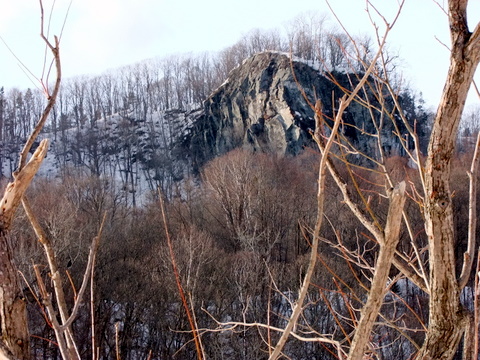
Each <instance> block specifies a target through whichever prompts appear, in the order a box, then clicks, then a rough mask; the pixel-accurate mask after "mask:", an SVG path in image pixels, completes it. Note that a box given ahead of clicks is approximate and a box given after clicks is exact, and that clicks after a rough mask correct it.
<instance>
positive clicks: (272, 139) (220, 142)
mask: <svg viewBox="0 0 480 360" xmlns="http://www.w3.org/2000/svg"><path fill="white" fill-rule="evenodd" d="M343 77H345V75H343ZM335 89H336V88H335V86H334V85H333V84H332V82H331V81H329V80H328V79H327V78H325V77H324V76H322V74H321V73H320V72H319V71H318V70H316V69H315V67H314V66H312V65H309V64H307V63H305V62H302V61H297V60H294V61H292V60H291V59H290V57H289V56H288V55H287V54H282V53H276V52H264V53H260V54H257V55H255V56H253V57H251V58H248V59H246V60H245V61H244V62H243V63H242V64H241V65H240V66H238V67H237V68H235V69H234V70H232V71H231V73H230V74H229V77H228V79H227V80H226V81H225V83H224V84H223V85H222V86H220V87H219V88H218V89H217V90H216V91H215V92H214V93H213V94H212V95H211V96H210V97H209V98H208V99H207V100H206V101H205V102H204V104H203V109H202V111H201V113H199V112H196V113H195V117H196V118H195V119H194V121H192V122H191V123H192V127H191V128H190V129H189V131H188V132H187V133H185V134H184V136H183V139H182V141H181V142H179V143H176V144H175V145H174V146H175V148H176V149H177V153H178V154H183V155H184V156H188V157H190V160H191V161H192V164H193V166H194V167H195V168H196V169H198V168H199V167H200V166H201V165H202V164H203V163H205V162H206V161H208V160H209V159H211V158H213V157H215V156H218V155H221V154H223V153H226V152H228V151H230V150H232V149H234V148H237V147H248V148H251V149H253V150H255V151H262V152H271V153H276V154H282V155H284V154H292V155H295V154H298V153H299V152H300V151H301V150H302V149H303V148H304V147H305V146H306V145H308V144H310V143H311V135H310V132H309V131H310V130H312V129H313V127H314V111H313V109H312V104H313V103H315V100H316V99H317V98H321V99H322V101H323V103H324V104H325V108H326V109H330V108H331V97H332V93H335ZM337 93H338V94H340V91H339V90H338V91H337Z"/></svg>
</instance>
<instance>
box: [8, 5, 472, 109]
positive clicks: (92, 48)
mask: <svg viewBox="0 0 480 360" xmlns="http://www.w3.org/2000/svg"><path fill="white" fill-rule="evenodd" d="M438 2H439V3H443V0H438ZM470 2H471V3H472V4H471V5H470V9H469V12H470V19H471V20H470V22H471V24H470V26H471V28H473V27H474V26H475V25H476V22H478V21H479V20H480V3H479V2H478V1H474V0H472V1H470ZM52 3H53V0H44V6H45V12H46V15H48V14H49V12H50V11H49V10H50V8H51V6H52ZM330 3H331V5H332V7H333V8H334V10H335V12H336V13H337V15H338V16H339V17H340V19H341V20H342V22H343V23H344V25H345V26H346V27H347V28H348V30H349V31H350V32H351V33H352V34H354V35H357V34H371V35H372V36H373V28H372V26H371V24H370V22H369V19H368V16H367V14H366V12H365V1H364V0H330ZM373 3H374V4H376V6H378V7H379V9H381V10H382V12H383V13H384V14H385V16H386V17H387V19H392V15H393V12H394V10H395V9H396V8H397V4H398V1H397V0H374V1H373ZM445 3H446V1H445ZM69 4H70V0H56V2H55V11H54V14H53V23H52V26H51V29H50V32H51V33H52V34H59V33H60V31H61V28H62V23H63V20H64V16H65V13H66V11H67V8H68V5H69ZM311 11H315V12H319V13H329V9H328V6H327V5H326V2H325V0H295V1H291V0H289V1H286V0H242V1H231V0H203V1H198V0H73V1H72V4H71V9H70V13H69V16H68V19H67V22H66V25H65V30H64V33H63V35H62V40H61V54H62V63H63V72H64V77H72V76H76V75H82V74H85V75H90V74H94V75H95V74H101V73H102V72H104V71H106V70H108V69H111V68H116V67H119V66H122V65H128V64H133V63H136V62H139V61H141V60H144V59H148V58H153V57H163V56H166V55H170V54H175V53H187V52H193V53H195V52H201V51H215V50H221V49H222V48H225V47H227V46H229V45H232V44H234V43H235V42H236V41H237V40H239V39H240V38H241V36H242V35H243V34H246V33H247V32H248V31H250V30H252V29H255V28H260V29H272V28H278V29H284V28H285V25H286V23H288V22H289V21H290V20H292V19H293V18H295V17H296V16H297V15H299V14H301V13H305V12H311ZM331 23H332V25H333V24H334V20H333V18H332V21H331ZM39 29H40V16H39V5H38V1H37V0H16V1H13V0H0V36H1V37H2V38H3V40H4V41H5V42H6V43H7V44H8V46H10V48H11V49H12V50H13V51H14V52H15V54H16V55H17V56H18V57H19V58H20V59H21V60H22V62H24V63H25V64H26V65H27V66H28V67H29V69H30V70H31V71H32V72H33V73H34V74H35V75H37V76H40V75H41V71H42V64H43V44H42V41H41V40H40V38H39V36H38V34H39ZM435 38H438V39H439V40H440V41H441V42H443V43H445V44H447V45H448V44H449V35H448V21H447V18H446V15H445V14H444V13H443V12H442V10H441V9H440V8H439V6H438V5H437V4H435V3H434V1H433V0H406V3H405V6H404V9H403V15H401V17H400V19H399V21H398V23H397V25H396V27H395V28H394V30H393V32H392V33H391V35H390V37H389V39H390V40H389V48H390V49H391V50H393V51H395V52H397V53H398V54H399V56H400V57H401V58H403V59H404V63H403V72H404V75H405V78H406V79H408V81H409V83H410V84H411V86H412V87H413V88H414V89H416V90H417V91H422V92H423V95H424V98H425V100H426V102H427V104H428V105H431V106H434V105H436V104H437V103H438V100H439V98H440V94H441V91H442V88H443V83H444V80H445V77H446V72H447V67H448V51H447V50H446V49H445V47H444V45H442V44H440V42H439V41H437V40H436V39H435ZM17 63H18V62H17V60H15V58H14V57H13V56H12V55H11V54H10V52H9V51H8V49H7V48H6V46H5V45H4V44H3V43H1V42H0V86H4V87H5V88H7V89H8V88H11V87H19V88H21V89H25V88H27V87H33V86H34V85H33V84H32V83H31V82H30V81H29V80H28V78H27V76H26V75H25V74H24V73H23V72H22V70H21V69H20V68H19V66H18V65H17ZM477 81H478V82H480V77H479V76H477ZM469 102H470V103H478V102H479V101H478V99H477V98H476V97H473V96H471V97H470V101H469Z"/></svg>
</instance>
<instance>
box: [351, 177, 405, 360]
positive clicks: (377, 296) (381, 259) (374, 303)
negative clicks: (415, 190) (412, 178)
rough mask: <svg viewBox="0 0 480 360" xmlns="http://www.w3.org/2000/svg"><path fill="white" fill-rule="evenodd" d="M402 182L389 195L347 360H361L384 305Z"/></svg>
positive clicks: (398, 223) (402, 195) (396, 235)
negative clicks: (382, 230)
mask: <svg viewBox="0 0 480 360" xmlns="http://www.w3.org/2000/svg"><path fill="white" fill-rule="evenodd" d="M405 186H406V185H405V182H404V181H402V182H401V183H400V184H399V185H398V186H397V187H395V189H394V190H393V192H392V195H391V202H390V207H389V210H388V215H387V224H386V226H385V238H384V240H385V242H384V243H383V244H380V252H379V254H378V259H377V262H376V264H375V273H374V276H373V280H372V285H371V287H370V292H369V295H368V299H367V302H366V304H365V306H364V307H363V309H362V315H361V318H360V321H359V323H358V325H357V327H356V329H355V336H354V338H353V341H352V346H351V347H350V351H349V354H348V358H347V359H348V360H361V359H363V357H364V352H365V349H366V347H367V343H368V340H369V336H367V335H366V334H370V333H371V331H372V328H373V325H374V323H375V320H376V318H377V316H378V314H379V311H380V307H381V306H382V304H383V298H384V296H385V293H386V290H387V288H386V286H385V285H386V283H387V280H388V275H389V272H390V267H391V265H392V261H393V258H394V255H395V249H396V247H397V244H398V241H399V239H400V237H399V233H400V227H401V223H402V210H403V206H404V204H405V199H406V196H405Z"/></svg>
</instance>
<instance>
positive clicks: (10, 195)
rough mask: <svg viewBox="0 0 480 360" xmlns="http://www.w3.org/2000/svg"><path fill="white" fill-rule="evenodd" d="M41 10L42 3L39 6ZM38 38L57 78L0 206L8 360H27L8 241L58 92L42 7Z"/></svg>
mask: <svg viewBox="0 0 480 360" xmlns="http://www.w3.org/2000/svg"><path fill="white" fill-rule="evenodd" d="M40 5H41V7H42V3H41V2H40ZM41 15H42V24H41V37H42V39H43V40H44V42H45V44H46V46H47V47H48V48H49V49H50V51H51V52H52V54H53V61H54V63H55V68H56V71H57V78H56V82H55V86H54V89H53V91H52V92H50V91H49V90H48V85H47V84H44V89H45V92H46V95H47V97H48V103H47V105H46V107H45V109H44V111H43V114H42V116H41V118H40V119H39V121H38V123H37V125H36V127H35V129H34V131H33V132H32V134H31V135H30V137H29V139H28V140H27V142H26V143H25V146H24V148H23V150H22V152H21V153H20V159H19V164H18V168H17V170H16V171H15V172H14V173H13V182H11V183H9V184H8V185H7V188H6V190H5V192H4V195H3V198H2V200H1V202H0V322H1V335H2V341H1V347H0V356H3V357H5V358H7V359H8V358H12V359H28V358H30V348H29V338H28V337H29V335H28V327H27V313H26V307H25V302H24V301H23V299H22V295H21V288H20V286H19V280H18V270H17V267H16V265H15V262H14V260H13V253H12V247H11V243H10V241H11V238H10V237H9V233H10V228H11V224H12V221H13V217H14V215H15V211H16V210H17V208H18V206H19V205H20V203H21V200H22V198H23V195H24V194H25V191H26V190H27V188H28V186H29V185H30V183H31V181H32V179H33V177H34V176H35V174H36V173H37V171H38V169H39V167H40V165H41V163H42V161H43V159H44V157H45V155H46V153H47V149H48V141H47V140H42V142H41V143H40V145H39V147H38V148H37V149H36V151H35V153H34V154H33V156H32V157H31V158H30V159H29V160H28V161H27V155H28V153H29V151H30V149H31V147H32V145H33V143H34V141H35V139H36V138H37V136H38V134H39V133H40V131H41V129H42V128H43V125H44V124H45V122H46V120H47V118H48V114H49V113H50V110H51V109H52V108H53V106H54V104H55V100H56V97H57V94H58V91H59V89H60V80H61V66H60V56H59V41H58V38H57V37H55V44H52V43H51V42H50V41H49V40H48V39H47V38H46V37H45V36H44V33H43V7H42V13H41Z"/></svg>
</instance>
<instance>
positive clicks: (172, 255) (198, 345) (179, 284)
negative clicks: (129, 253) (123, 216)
mask: <svg viewBox="0 0 480 360" xmlns="http://www.w3.org/2000/svg"><path fill="white" fill-rule="evenodd" d="M159 200H160V210H161V212H162V219H163V226H164V228H165V235H166V237H167V245H168V249H169V251H170V261H171V263H172V269H173V274H174V276H175V282H176V284H177V288H178V292H179V294H180V298H181V300H182V305H183V308H184V310H185V313H186V314H187V318H188V322H189V324H190V329H191V330H192V334H193V340H194V342H195V349H196V352H197V358H198V360H202V359H203V351H202V346H201V343H200V340H199V334H198V330H197V327H196V326H195V321H194V320H193V316H192V313H191V311H190V307H189V305H188V301H187V297H186V296H185V292H184V291H183V286H182V281H181V279H180V274H179V272H178V266H177V261H176V258H175V253H174V251H173V243H172V239H171V237H170V231H169V230H168V223H167V216H166V214H165V205H164V201H163V196H162V194H161V192H160V191H159Z"/></svg>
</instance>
